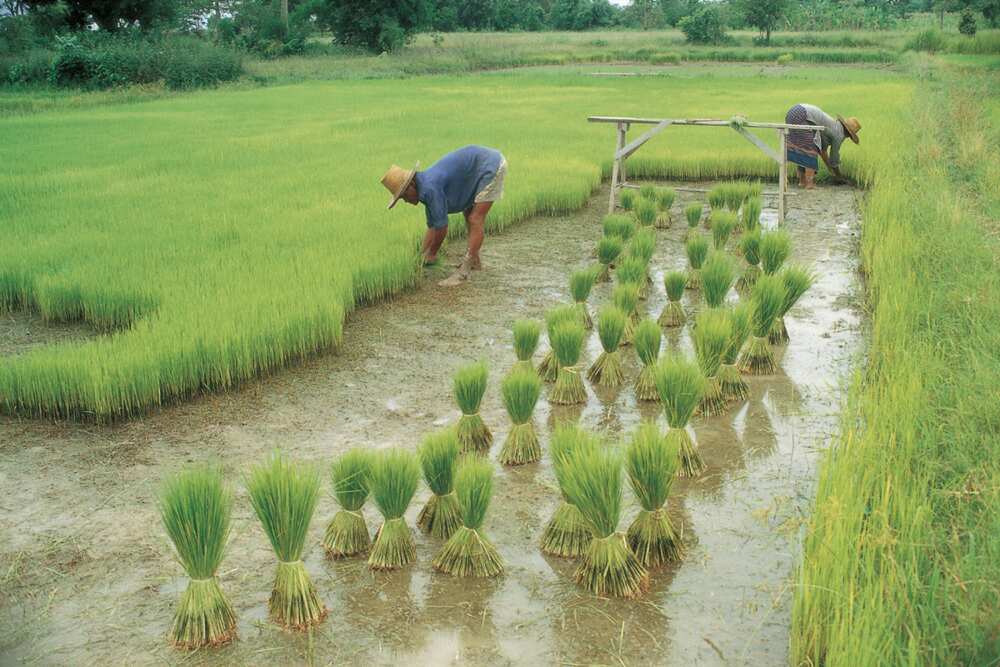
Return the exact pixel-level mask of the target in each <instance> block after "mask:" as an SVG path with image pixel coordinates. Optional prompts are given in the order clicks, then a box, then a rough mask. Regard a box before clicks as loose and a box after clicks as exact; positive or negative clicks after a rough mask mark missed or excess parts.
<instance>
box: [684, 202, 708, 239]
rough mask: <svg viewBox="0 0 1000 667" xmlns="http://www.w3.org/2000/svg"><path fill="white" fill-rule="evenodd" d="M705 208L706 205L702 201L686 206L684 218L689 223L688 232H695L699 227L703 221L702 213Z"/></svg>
mask: <svg viewBox="0 0 1000 667" xmlns="http://www.w3.org/2000/svg"><path fill="white" fill-rule="evenodd" d="M703 209H704V206H702V204H701V202H695V203H694V204H688V205H687V206H686V207H685V208H684V219H685V220H687V223H688V234H691V233H693V232H694V230H695V229H696V228H697V227H698V223H699V222H701V214H702V210H703Z"/></svg>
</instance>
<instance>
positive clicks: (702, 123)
mask: <svg viewBox="0 0 1000 667" xmlns="http://www.w3.org/2000/svg"><path fill="white" fill-rule="evenodd" d="M587 120H588V121H589V122H591V123H635V124H636V125H659V124H660V123H662V122H663V121H665V120H669V121H670V124H671V125H691V126H695V127H728V126H729V121H728V120H715V119H713V118H633V117H631V116H587ZM743 126H744V127H760V128H766V129H771V130H777V129H785V130H809V131H810V132H824V131H825V130H824V129H823V128H822V127H820V126H818V125H790V124H788V123H757V122H754V121H746V122H745V123H743Z"/></svg>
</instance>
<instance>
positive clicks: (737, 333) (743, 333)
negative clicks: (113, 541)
mask: <svg viewBox="0 0 1000 667" xmlns="http://www.w3.org/2000/svg"><path fill="white" fill-rule="evenodd" d="M728 314H729V325H730V328H729V343H728V344H727V345H726V351H725V353H723V355H722V364H721V365H720V366H719V383H720V384H721V385H722V397H723V398H724V399H725V400H727V401H743V400H746V398H747V396H748V395H749V394H750V387H749V385H747V381H746V380H744V379H743V376H742V375H741V374H740V370H739V368H737V367H736V362H737V360H738V359H739V356H740V350H742V349H743V346H744V345H745V344H746V342H747V338H749V337H750V304H749V303H747V302H745V301H741V302H740V303H738V304H736V305H735V306H733V307H732V308H731V309H730V310H729V313H728Z"/></svg>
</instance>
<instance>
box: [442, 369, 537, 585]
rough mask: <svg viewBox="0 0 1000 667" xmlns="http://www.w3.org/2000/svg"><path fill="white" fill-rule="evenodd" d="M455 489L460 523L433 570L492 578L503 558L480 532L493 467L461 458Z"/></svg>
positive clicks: (454, 574) (489, 496)
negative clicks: (459, 511) (460, 517)
mask: <svg viewBox="0 0 1000 667" xmlns="http://www.w3.org/2000/svg"><path fill="white" fill-rule="evenodd" d="M535 379H536V380H537V378H535ZM455 491H456V493H457V494H458V504H459V507H460V508H461V513H462V523H461V526H459V528H458V530H456V531H455V533H454V534H453V535H452V536H451V537H450V538H449V539H448V541H447V542H446V543H445V545H444V547H442V549H441V552H440V553H438V555H437V557H436V558H435V559H434V569H436V570H438V571H439V572H444V573H445V574H451V575H453V576H456V577H495V576H497V575H499V574H500V573H502V572H503V560H502V559H501V558H500V554H499V553H498V552H497V550H496V547H494V546H493V544H492V543H491V542H490V541H489V540H488V539H486V536H485V535H483V531H482V527H483V520H484V519H485V518H486V510H487V509H488V508H489V506H490V499H491V498H492V497H493V466H492V465H490V463H489V461H485V460H483V459H479V458H476V457H472V458H470V457H466V458H464V459H463V460H462V462H461V463H459V465H458V471H457V472H456V473H455Z"/></svg>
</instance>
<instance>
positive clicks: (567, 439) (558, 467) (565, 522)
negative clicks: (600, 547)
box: [542, 426, 601, 558]
mask: <svg viewBox="0 0 1000 667" xmlns="http://www.w3.org/2000/svg"><path fill="white" fill-rule="evenodd" d="M600 446H601V443H600V441H599V440H598V439H597V438H596V437H595V436H593V435H591V434H590V433H588V432H586V431H584V430H582V429H581V428H579V427H578V426H559V427H557V428H556V430H555V431H554V432H553V433H552V439H551V441H550V444H549V452H550V453H551V455H552V469H553V471H554V472H555V475H556V481H557V482H558V483H559V492H560V495H561V498H562V502H560V504H559V507H558V508H557V509H556V511H555V513H554V514H553V515H552V518H551V519H549V522H548V523H547V524H545V529H544V530H543V531H542V551H543V552H545V553H547V554H549V555H550V556H559V557H560V558H576V557H578V556H582V555H583V554H584V552H585V551H586V550H587V547H588V546H590V540H591V539H592V538H593V536H592V534H591V532H590V528H589V527H588V526H587V524H586V522H585V521H584V518H583V516H582V515H581V514H580V510H579V509H577V507H576V505H574V504H573V503H572V501H570V499H569V496H567V494H566V491H565V488H566V483H567V482H566V478H567V474H568V471H569V467H570V464H571V462H572V461H573V459H575V458H576V457H577V456H581V455H584V454H586V453H588V452H590V451H594V450H597V449H598V448H599V447H600Z"/></svg>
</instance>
